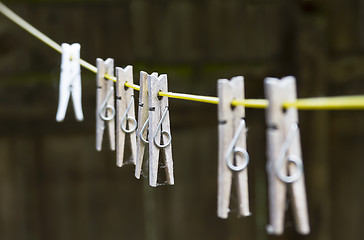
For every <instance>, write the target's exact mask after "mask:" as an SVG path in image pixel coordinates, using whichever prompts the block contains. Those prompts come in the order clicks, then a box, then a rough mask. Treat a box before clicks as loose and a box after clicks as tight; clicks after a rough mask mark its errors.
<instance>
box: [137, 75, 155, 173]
mask: <svg viewBox="0 0 364 240" xmlns="http://www.w3.org/2000/svg"><path fill="white" fill-rule="evenodd" d="M151 75H152V76H154V77H158V73H156V72H154V73H152V74H151ZM148 76H149V74H148V73H146V72H144V71H140V92H139V108H138V123H139V124H138V129H137V154H136V166H135V177H136V178H138V179H139V178H140V174H141V171H142V165H143V157H144V150H145V145H146V144H148V140H147V128H148V126H149V118H148V113H149V108H148Z"/></svg>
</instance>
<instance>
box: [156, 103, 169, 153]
mask: <svg viewBox="0 0 364 240" xmlns="http://www.w3.org/2000/svg"><path fill="white" fill-rule="evenodd" d="M167 113H168V107H166V109H165V110H164V113H163V115H162V118H161V120H160V121H159V123H158V127H157V130H156V131H155V134H154V138H153V139H154V143H155V145H157V147H159V148H165V147H167V146H168V145H169V144H170V143H171V141H172V136H171V133H170V132H168V131H166V130H162V132H161V134H162V136H163V134H167V136H168V141H167V143H165V144H163V145H162V144H160V143H158V142H157V134H158V131H159V129H160V128H161V126H162V123H163V120H164V118H165V117H166V115H167Z"/></svg>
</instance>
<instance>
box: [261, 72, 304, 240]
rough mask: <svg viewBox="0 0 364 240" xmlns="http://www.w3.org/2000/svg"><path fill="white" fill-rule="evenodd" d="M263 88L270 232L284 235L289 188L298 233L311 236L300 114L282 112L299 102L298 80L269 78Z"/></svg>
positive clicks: (291, 111) (290, 110)
mask: <svg viewBox="0 0 364 240" xmlns="http://www.w3.org/2000/svg"><path fill="white" fill-rule="evenodd" d="M264 87H265V95H266V98H267V100H268V101H269V106H268V108H267V110H266V123H267V158H268V162H267V172H268V188H269V225H268V226H267V231H268V233H270V234H275V235H281V234H282V233H283V231H284V215H285V209H286V196H287V187H289V188H290V191H289V193H290V194H289V195H290V196H291V203H292V211H293V215H294V219H295V226H296V230H297V232H298V233H300V234H308V233H309V232H310V226H309V219H308V211H307V200H306V189H305V179H304V174H303V163H302V157H301V143H300V132H299V128H298V112H297V109H296V108H293V107H292V108H288V109H283V103H284V102H285V101H290V102H291V101H295V100H296V79H295V78H294V77H292V76H288V77H284V78H282V79H281V80H280V79H277V78H266V79H265V80H264Z"/></svg>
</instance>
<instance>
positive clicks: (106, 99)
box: [99, 86, 115, 121]
mask: <svg viewBox="0 0 364 240" xmlns="http://www.w3.org/2000/svg"><path fill="white" fill-rule="evenodd" d="M113 92H114V87H113V86H111V87H110V90H109V92H108V93H107V96H106V98H105V100H104V102H103V103H102V104H101V109H100V112H99V115H100V117H101V118H102V120H104V121H110V120H111V119H113V118H114V117H115V108H114V106H112V105H107V101H108V100H109V99H110V97H111V94H112V93H113ZM108 109H109V110H111V112H112V113H111V115H110V116H107V117H106V116H105V114H104V113H103V112H104V111H105V113H106V112H107V110H108Z"/></svg>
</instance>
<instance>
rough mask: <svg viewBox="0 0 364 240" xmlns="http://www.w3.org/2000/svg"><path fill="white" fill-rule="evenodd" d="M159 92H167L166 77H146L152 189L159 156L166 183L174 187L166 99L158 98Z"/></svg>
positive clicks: (164, 75) (154, 185)
mask: <svg viewBox="0 0 364 240" xmlns="http://www.w3.org/2000/svg"><path fill="white" fill-rule="evenodd" d="M159 91H162V92H167V91H168V87H167V75H166V74H162V75H160V76H159V77H156V76H152V75H150V76H148V100H149V103H148V104H149V134H148V141H149V185H150V186H152V187H156V186H157V177H158V162H159V154H161V155H162V158H163V159H164V164H165V171H166V178H167V179H166V183H167V184H169V185H174V176H173V160H172V144H171V140H172V135H171V129H170V122H169V109H168V108H169V106H168V98H167V97H161V96H159V95H158V93H159Z"/></svg>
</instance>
